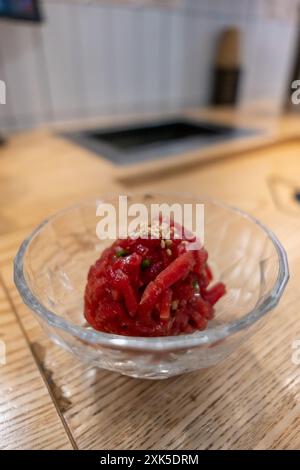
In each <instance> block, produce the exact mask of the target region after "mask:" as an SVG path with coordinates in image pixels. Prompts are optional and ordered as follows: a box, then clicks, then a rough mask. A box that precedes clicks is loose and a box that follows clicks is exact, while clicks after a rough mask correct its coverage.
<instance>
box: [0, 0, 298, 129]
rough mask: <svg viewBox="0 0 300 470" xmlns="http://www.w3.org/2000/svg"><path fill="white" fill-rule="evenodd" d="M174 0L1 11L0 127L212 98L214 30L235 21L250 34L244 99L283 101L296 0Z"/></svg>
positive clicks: (55, 2) (66, 3)
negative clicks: (1, 87)
mask: <svg viewBox="0 0 300 470" xmlns="http://www.w3.org/2000/svg"><path fill="white" fill-rule="evenodd" d="M173 2H174V3H173ZM173 2H172V1H170V2H169V4H170V5H171V7H170V8H166V7H165V5H166V3H165V2H161V4H160V2H159V1H156V2H154V3H151V2H149V3H147V2H145V1H142V0H135V1H133V0H132V1H131V2H128V4H126V2H124V0H123V2H120V3H118V2H117V1H115V2H108V1H106V2H105V1H99V0H98V1H97V0H94V1H92V0H89V1H86V0H44V2H43V6H44V15H45V18H46V21H45V23H44V24H42V25H30V24H25V23H22V24H21V23H12V22H9V21H5V20H2V21H0V79H2V80H5V81H6V84H7V104H6V105H0V107H1V109H0V128H3V129H7V130H10V129H16V128H24V127H31V126H33V125H37V124H42V123H46V122H49V121H50V122H53V121H64V120H70V119H77V118H80V119H82V118H84V117H94V116H101V115H105V114H114V113H116V114H119V113H127V112H135V111H140V110H141V111H145V110H154V111H156V110H157V111H160V110H165V109H167V110H173V109H177V108H180V107H182V106H186V105H197V104H199V105H205V104H206V103H207V101H208V98H209V89H210V76H211V75H210V74H211V66H212V61H213V51H214V47H215V41H216V38H217V35H218V33H219V32H220V31H221V30H222V29H223V28H224V27H226V26H232V25H236V26H239V27H240V28H241V30H242V32H243V39H244V40H243V69H244V80H243V83H242V90H241V97H242V100H241V104H242V106H248V105H252V104H253V103H254V101H255V102H257V101H258V102H265V101H266V99H267V100H270V103H271V107H272V109H273V110H276V109H278V108H279V107H280V104H281V102H282V100H283V97H284V94H285V92H286V86H287V80H288V77H289V72H290V64H291V60H292V57H293V45H294V42H295V32H296V19H297V17H296V6H297V4H298V0H173ZM141 3H143V5H144V6H142V7H140V6H137V5H139V4H141ZM172 5H173V6H172Z"/></svg>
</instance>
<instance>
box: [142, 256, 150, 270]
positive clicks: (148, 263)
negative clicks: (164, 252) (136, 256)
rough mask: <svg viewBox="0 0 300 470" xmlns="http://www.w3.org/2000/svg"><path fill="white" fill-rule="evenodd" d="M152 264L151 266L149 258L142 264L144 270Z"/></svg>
mask: <svg viewBox="0 0 300 470" xmlns="http://www.w3.org/2000/svg"><path fill="white" fill-rule="evenodd" d="M150 264H151V261H150V259H147V258H146V259H143V261H142V264H141V267H142V270H144V269H146V268H148V267H149V266H150Z"/></svg>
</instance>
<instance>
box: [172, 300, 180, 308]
mask: <svg viewBox="0 0 300 470" xmlns="http://www.w3.org/2000/svg"><path fill="white" fill-rule="evenodd" d="M178 304H179V300H173V302H172V303H171V309H172V310H176V309H177V308H178Z"/></svg>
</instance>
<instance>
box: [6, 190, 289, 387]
mask: <svg viewBox="0 0 300 470" xmlns="http://www.w3.org/2000/svg"><path fill="white" fill-rule="evenodd" d="M179 201H180V204H184V203H193V204H195V203H204V208H205V246H206V248H207V250H208V253H209V262H210V265H211V267H212V269H213V272H214V278H215V280H218V281H219V280H220V281H223V282H224V283H225V284H226V287H227V294H226V296H224V297H223V298H222V299H221V300H220V301H219V302H218V303H217V306H216V314H215V318H214V320H213V321H211V322H210V323H209V325H208V328H207V329H206V330H205V331H200V332H196V333H193V334H189V335H181V336H175V337H160V338H142V337H127V336H118V335H113V334H107V333H101V332H98V331H95V330H93V329H92V328H91V327H89V326H88V325H87V324H86V322H85V319H84V316H83V293H84V288H85V283H86V276H87V272H88V269H89V266H90V265H91V264H92V263H93V262H94V261H95V260H96V259H97V258H98V257H99V255H100V252H101V251H102V250H103V249H104V248H105V246H107V245H109V244H110V243H111V241H100V240H99V239H98V238H97V236H96V231H95V228H96V223H97V221H98V220H99V218H97V217H96V205H97V204H99V202H103V200H101V201H90V202H84V203H81V204H78V205H76V206H73V207H70V208H68V209H65V210H63V211H61V212H59V213H58V214H56V215H54V216H53V217H51V218H49V219H47V220H45V221H44V222H43V223H42V224H41V225H39V226H38V227H37V228H36V229H35V230H34V231H33V232H32V233H31V235H30V236H29V237H28V238H27V239H26V240H24V242H23V243H22V245H21V247H20V249H19V251H18V253H17V255H16V258H15V262H14V279H15V284H16V286H17V289H18V291H19V293H20V295H21V297H22V298H23V301H24V302H25V304H27V305H28V307H29V308H30V309H32V310H33V311H34V312H35V313H36V315H37V318H38V320H39V321H40V323H41V325H42V326H43V328H44V329H45V331H46V332H47V334H48V335H49V336H50V338H51V339H52V340H53V341H54V342H55V343H57V344H58V345H60V346H62V347H63V348H65V349H67V350H68V351H70V352H71V353H73V354H75V355H76V356H78V357H79V358H80V359H81V360H83V361H87V362H88V363H92V364H94V365H96V366H98V367H101V368H104V369H109V370H113V371H117V372H119V373H122V374H126V375H129V376H132V377H141V378H153V379H158V378H166V377H170V376H173V375H178V374H182V373H184V372H189V371H193V370H197V369H202V368H205V367H208V366H212V365H214V364H217V363H219V362H220V361H222V360H223V359H225V358H226V357H227V356H228V355H229V354H230V353H231V352H232V351H233V350H235V349H236V348H237V347H238V346H239V345H240V344H241V343H242V342H243V341H244V340H245V338H246V337H248V336H249V334H250V333H252V332H253V331H254V330H255V327H257V326H259V325H261V323H262V319H263V317H264V316H265V315H266V313H267V312H269V311H270V310H271V309H273V308H274V307H275V306H276V305H277V303H278V301H279V299H280V297H281V295H282V293H283V291H284V288H285V286H286V284H287V281H288V278H289V271H288V263H287V257H286V253H285V251H284V249H283V247H282V245H281V244H280V242H279V241H278V239H277V238H276V236H275V235H274V234H273V233H272V232H271V231H270V230H269V229H267V228H266V227H265V226H264V225H263V224H262V223H260V222H259V221H258V220H256V219H254V218H253V217H251V216H249V215H247V214H245V213H244V212H242V211H240V210H239V209H235V208H232V207H229V206H226V205H225V204H222V203H219V202H214V201H211V200H207V199H203V198H200V197H183V196H178V195H177V196H176V195H170V194H168V195H166V194H132V195H130V200H129V202H130V203H134V202H139V203H140V202H143V203H144V204H146V205H147V206H149V204H151V203H162V202H165V203H168V204H172V203H174V202H177V203H178V202H179ZM105 202H110V203H112V204H114V205H115V206H117V203H118V197H117V196H116V197H111V198H108V199H106V200H105Z"/></svg>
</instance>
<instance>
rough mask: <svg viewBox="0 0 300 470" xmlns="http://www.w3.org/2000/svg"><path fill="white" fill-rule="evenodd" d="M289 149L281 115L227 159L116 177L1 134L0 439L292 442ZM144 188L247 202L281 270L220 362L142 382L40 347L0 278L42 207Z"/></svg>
mask: <svg viewBox="0 0 300 470" xmlns="http://www.w3.org/2000/svg"><path fill="white" fill-rule="evenodd" d="M224 119H225V120H227V119H229V118H228V116H226V115H225V114H224ZM231 119H233V120H238V122H241V120H242V119H246V118H240V117H238V116H231ZM248 119H250V118H249V117H248ZM253 120H255V121H256V122H258V121H257V118H256V119H255V118H254V117H253ZM273 124H274V123H273ZM273 131H274V127H273ZM274 136H275V138H274ZM271 143H272V145H271ZM220 152H221V150H220ZM299 154H300V120H299V121H298V119H297V118H293V117H290V118H287V117H286V118H284V119H281V120H280V122H278V123H276V130H275V131H274V132H273V142H271V141H270V142H269V144H268V145H266V143H265V145H264V146H263V147H262V148H261V149H258V148H256V149H255V150H254V149H253V148H252V150H249V149H248V151H247V152H246V151H245V149H234V156H232V157H231V158H230V157H229V158H228V155H227V158H226V159H223V158H221V159H218V160H216V159H215V158H214V159H208V161H207V162H206V163H202V164H200V162H199V164H197V159H194V160H193V165H185V166H184V167H183V166H180V167H177V166H176V165H174V166H172V165H169V167H168V171H165V172H164V173H163V172H161V171H160V172H155V175H154V173H153V175H152V173H151V174H150V172H145V171H141V172H140V171H139V169H138V168H134V169H133V170H134V171H133V172H132V173H131V174H130V175H128V174H126V176H125V177H124V178H122V175H121V174H120V172H119V171H116V169H115V168H114V167H113V166H112V165H110V164H109V163H108V162H106V161H105V160H102V159H101V158H99V157H95V156H94V155H92V154H91V153H89V152H87V151H85V150H83V149H81V148H79V147H76V146H75V145H73V144H71V143H70V142H67V141H66V140H63V139H62V138H60V137H58V136H56V135H54V134H53V133H52V132H49V131H47V130H39V131H34V132H28V133H23V134H19V135H15V136H14V137H13V138H11V139H10V141H9V144H8V145H7V146H6V147H3V148H1V149H0V339H1V340H3V341H5V343H6V346H7V363H6V365H0V410H1V413H0V448H1V449H9V448H19V449H20V448H22V449H32V448H33V449H72V448H79V449H110V448H112V449H118V448H119V449H124V448H129V449H136V448H141V449H151V448H155V449H204V448H205V449H228V448H234V449H239V448H247V449H248V448H249V449H254V448H257V449H265V448H267V449H272V448H279V449H286V448H289V449H296V448H299V447H300V364H299V365H297V364H294V362H295V361H293V360H292V354H293V352H294V350H293V349H292V345H293V342H294V341H295V340H297V339H298V340H300V317H299V311H300V291H299V282H300V247H299V236H300V206H299V205H298V204H297V203H296V202H294V200H293V197H292V196H293V191H294V189H295V188H297V187H298V188H300V176H299V175H300V158H299ZM220 156H221V154H220ZM147 188H148V189H149V188H151V190H164V191H174V190H175V191H178V188H180V189H182V190H184V191H187V192H193V193H201V194H207V195H209V196H212V197H214V198H218V199H222V200H224V201H226V202H229V203H231V204H234V205H237V206H239V207H241V208H243V209H245V210H247V211H249V212H251V213H252V214H254V215H255V216H257V217H259V218H260V219H261V220H262V221H264V222H265V223H266V224H267V225H269V226H270V227H271V228H272V229H273V230H274V231H275V232H276V233H277V235H278V237H279V238H280V240H281V241H282V243H283V244H284V246H285V248H286V250H287V253H288V257H289V263H290V270H291V279H290V282H289V285H288V287H287V289H286V292H285V294H284V297H283V299H282V301H281V303H280V305H279V306H278V307H277V308H276V310H275V311H274V312H273V314H271V315H270V317H269V319H268V321H267V322H266V324H265V326H264V327H263V328H262V329H261V330H260V331H258V332H257V333H256V334H255V335H254V336H253V337H252V338H251V340H250V341H248V342H247V343H246V344H245V345H244V346H242V347H241V348H240V349H239V350H238V351H237V352H236V353H234V354H233V355H232V356H230V358H229V359H227V360H226V361H225V362H224V363H223V364H220V365H219V366H216V367H212V368H209V369H207V370H204V371H199V372H196V373H192V374H188V375H185V376H180V377H176V378H172V379H168V380H164V381H153V382H152V381H145V380H134V379H130V378H128V377H123V376H119V375H117V374H114V373H111V372H107V371H102V370H96V369H94V368H92V367H88V366H85V365H82V364H80V363H79V362H78V361H77V360H76V359H75V358H73V357H72V356H70V355H69V354H68V353H66V352H64V351H62V350H61V349H59V348H58V347H57V346H55V345H53V344H52V343H51V342H50V341H49V340H48V339H47V338H46V336H45V335H44V333H43V332H42V331H41V329H40V327H39V325H38V323H37V321H36V319H35V317H34V316H33V315H32V314H31V313H30V311H29V310H28V309H27V308H26V307H25V306H24V305H23V303H22V301H21V300H20V297H19V295H18V294H17V292H16V289H15V287H14V284H13V280H12V260H13V257H14V255H15V253H16V251H17V248H18V246H19V244H20V242H21V241H22V239H23V238H24V237H25V236H26V235H27V234H28V233H29V232H30V230H31V229H32V228H33V227H34V226H35V225H36V224H37V223H39V222H40V221H41V220H42V219H43V218H45V217H46V216H48V215H49V214H50V213H53V212H55V211H56V210H58V209H60V208H62V207H64V206H66V205H68V204H71V203H73V202H76V201H79V200H81V199H83V198H88V197H91V198H93V197H99V195H103V194H105V193H111V192H114V191H115V192H124V191H128V190H143V191H144V190H147Z"/></svg>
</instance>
